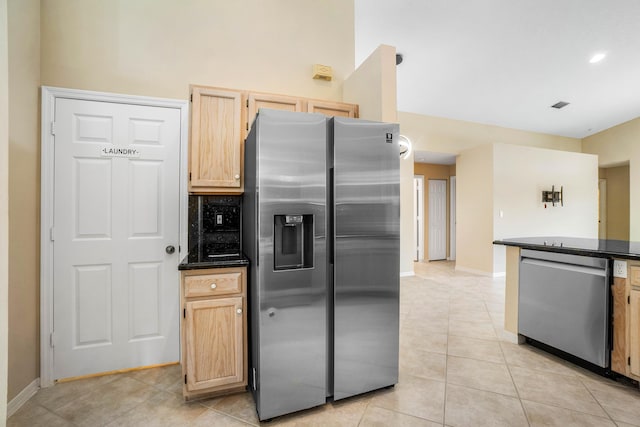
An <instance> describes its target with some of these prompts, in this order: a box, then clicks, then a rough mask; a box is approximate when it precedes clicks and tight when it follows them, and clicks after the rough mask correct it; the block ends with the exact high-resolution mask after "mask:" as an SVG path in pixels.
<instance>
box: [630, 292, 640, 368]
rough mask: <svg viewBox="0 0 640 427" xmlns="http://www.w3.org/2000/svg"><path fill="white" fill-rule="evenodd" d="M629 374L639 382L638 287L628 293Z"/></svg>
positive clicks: (639, 323)
mask: <svg viewBox="0 0 640 427" xmlns="http://www.w3.org/2000/svg"><path fill="white" fill-rule="evenodd" d="M629 373H630V374H631V377H632V378H634V379H636V380H640V286H633V285H632V286H631V289H630V291H629Z"/></svg>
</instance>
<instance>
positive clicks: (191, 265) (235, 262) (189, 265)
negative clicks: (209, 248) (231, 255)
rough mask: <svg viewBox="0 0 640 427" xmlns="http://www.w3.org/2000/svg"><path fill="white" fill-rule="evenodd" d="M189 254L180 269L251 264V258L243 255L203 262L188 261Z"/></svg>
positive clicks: (179, 265) (179, 266)
mask: <svg viewBox="0 0 640 427" xmlns="http://www.w3.org/2000/svg"><path fill="white" fill-rule="evenodd" d="M188 256H189V255H187V256H185V257H184V259H183V260H182V262H181V263H180V264H178V270H203V269H205V268H225V267H246V266H248V265H249V258H247V257H246V256H244V255H242V257H241V258H239V259H237V260H212V261H203V262H192V263H189V262H186V260H187V258H188Z"/></svg>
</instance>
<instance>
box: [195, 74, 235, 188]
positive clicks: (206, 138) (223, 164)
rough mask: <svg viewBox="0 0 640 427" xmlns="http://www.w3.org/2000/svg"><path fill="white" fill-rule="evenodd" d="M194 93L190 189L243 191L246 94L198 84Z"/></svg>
mask: <svg viewBox="0 0 640 427" xmlns="http://www.w3.org/2000/svg"><path fill="white" fill-rule="evenodd" d="M191 95H192V104H191V144H190V153H189V156H190V161H189V191H190V192H192V193H224V194H241V193H242V192H243V190H244V180H243V177H242V169H243V163H244V162H243V156H244V153H243V132H242V127H243V126H242V124H243V108H242V107H243V105H244V102H243V101H244V95H243V94H242V93H241V92H236V91H228V90H223V89H214V88H205V87H198V86H192V87H191Z"/></svg>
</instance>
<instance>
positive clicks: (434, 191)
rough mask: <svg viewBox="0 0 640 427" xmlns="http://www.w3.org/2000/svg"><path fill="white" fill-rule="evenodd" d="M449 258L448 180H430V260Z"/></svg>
mask: <svg viewBox="0 0 640 427" xmlns="http://www.w3.org/2000/svg"><path fill="white" fill-rule="evenodd" d="M446 258H447V181H445V180H442V179H430V180H429V260H430V261H433V260H439V259H446Z"/></svg>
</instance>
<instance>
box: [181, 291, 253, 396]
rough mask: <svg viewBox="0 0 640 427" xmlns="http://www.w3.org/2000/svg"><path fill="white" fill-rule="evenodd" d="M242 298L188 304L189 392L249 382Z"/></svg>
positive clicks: (187, 368) (187, 365)
mask: <svg viewBox="0 0 640 427" xmlns="http://www.w3.org/2000/svg"><path fill="white" fill-rule="evenodd" d="M243 309H244V308H243V306H242V297H233V298H217V299H209V300H200V301H192V302H187V303H186V318H185V323H184V324H185V331H184V333H185V334H186V338H187V339H186V346H187V349H186V350H187V351H186V359H187V360H186V372H187V390H189V391H197V390H202V389H207V388H212V387H218V386H222V385H227V384H234V383H241V382H243V381H244V380H245V378H244V369H243V350H244V348H243V342H244V340H243V327H244V325H243V318H244V316H243V315H242V312H243Z"/></svg>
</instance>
